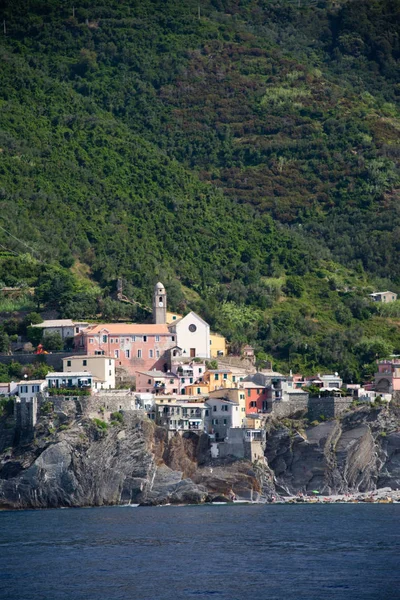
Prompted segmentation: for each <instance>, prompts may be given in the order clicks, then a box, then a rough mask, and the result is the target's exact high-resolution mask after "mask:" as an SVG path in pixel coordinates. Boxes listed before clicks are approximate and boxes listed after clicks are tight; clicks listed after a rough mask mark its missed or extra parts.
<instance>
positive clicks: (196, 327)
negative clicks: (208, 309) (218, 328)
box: [168, 312, 210, 358]
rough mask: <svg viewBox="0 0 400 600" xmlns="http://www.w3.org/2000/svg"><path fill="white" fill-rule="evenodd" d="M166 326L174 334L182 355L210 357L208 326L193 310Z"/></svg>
mask: <svg viewBox="0 0 400 600" xmlns="http://www.w3.org/2000/svg"><path fill="white" fill-rule="evenodd" d="M168 328H169V331H170V332H171V334H172V335H174V336H176V343H177V345H178V346H179V348H181V350H182V354H181V355H182V356H184V357H186V356H188V357H191V358H194V357H196V356H197V357H200V358H210V326H209V324H208V323H206V322H205V321H204V319H202V318H201V317H199V315H197V314H196V313H195V312H190V313H188V314H187V315H186V316H185V317H182V319H177V320H176V321H173V322H172V323H171V324H170V325H168Z"/></svg>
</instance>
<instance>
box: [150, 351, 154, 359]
mask: <svg viewBox="0 0 400 600" xmlns="http://www.w3.org/2000/svg"><path fill="white" fill-rule="evenodd" d="M153 354H154V352H153V350H149V358H153Z"/></svg>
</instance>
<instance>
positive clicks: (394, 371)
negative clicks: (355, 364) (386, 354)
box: [374, 358, 400, 394]
mask: <svg viewBox="0 0 400 600" xmlns="http://www.w3.org/2000/svg"><path fill="white" fill-rule="evenodd" d="M377 364H378V372H377V373H375V385H374V388H375V391H376V392H380V393H384V394H392V393H393V392H397V391H399V390H400V359H398V358H393V359H391V360H380V361H378V362H377Z"/></svg>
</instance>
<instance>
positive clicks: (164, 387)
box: [136, 370, 179, 394]
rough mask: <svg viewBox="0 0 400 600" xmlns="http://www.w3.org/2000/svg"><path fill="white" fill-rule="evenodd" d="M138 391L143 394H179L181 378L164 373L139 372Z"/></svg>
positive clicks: (137, 379) (137, 376) (137, 377)
mask: <svg viewBox="0 0 400 600" xmlns="http://www.w3.org/2000/svg"><path fill="white" fill-rule="evenodd" d="M136 391H137V392H139V393H141V394H146V393H150V394H178V393H179V377H178V376H177V375H174V373H164V372H163V371H157V370H154V371H137V373H136Z"/></svg>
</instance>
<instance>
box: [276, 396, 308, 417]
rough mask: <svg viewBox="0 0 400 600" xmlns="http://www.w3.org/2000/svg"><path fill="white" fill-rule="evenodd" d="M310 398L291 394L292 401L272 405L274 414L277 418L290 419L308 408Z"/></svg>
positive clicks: (281, 401) (282, 401)
mask: <svg viewBox="0 0 400 600" xmlns="http://www.w3.org/2000/svg"><path fill="white" fill-rule="evenodd" d="M307 401H308V396H304V394H290V400H280V401H278V402H273V403H272V411H271V412H272V414H273V415H274V416H276V417H280V418H282V417H290V416H291V415H294V414H295V413H297V412H299V411H306V410H307V408H308V404H307Z"/></svg>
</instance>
